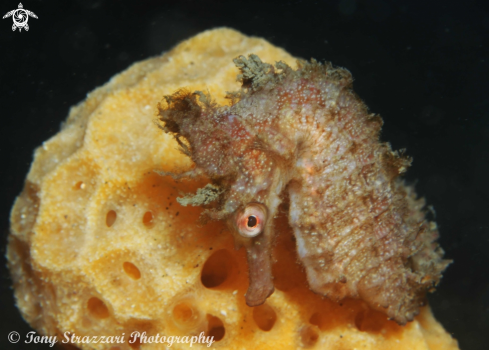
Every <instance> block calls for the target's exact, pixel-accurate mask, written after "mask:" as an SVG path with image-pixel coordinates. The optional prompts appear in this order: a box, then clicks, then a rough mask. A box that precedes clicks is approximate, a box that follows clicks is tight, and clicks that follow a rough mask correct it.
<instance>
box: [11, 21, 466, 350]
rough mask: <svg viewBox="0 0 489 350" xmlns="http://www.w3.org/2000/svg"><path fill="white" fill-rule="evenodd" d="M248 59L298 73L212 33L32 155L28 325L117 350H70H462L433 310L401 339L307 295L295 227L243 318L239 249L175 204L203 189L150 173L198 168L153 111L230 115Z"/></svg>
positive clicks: (118, 83)
mask: <svg viewBox="0 0 489 350" xmlns="http://www.w3.org/2000/svg"><path fill="white" fill-rule="evenodd" d="M251 53H254V54H257V55H258V56H260V58H261V59H262V60H263V61H264V62H275V61H280V60H282V61H284V62H286V63H287V64H289V65H291V66H293V67H294V66H295V59H294V58H293V57H292V56H290V55H289V54H288V53H286V52H285V51H283V50H282V49H280V48H276V47H274V46H272V45H271V44H269V43H268V42H266V41H265V40H263V39H258V38H252V37H247V36H244V35H242V34H240V33H238V32H236V31H234V30H230V29H226V28H222V29H216V30H211V31H207V32H203V33H201V34H199V35H197V36H195V37H193V38H191V39H189V40H187V41H185V42H183V43H181V44H179V45H178V46H177V47H176V48H174V49H173V50H171V51H170V52H168V53H166V54H164V55H162V56H160V57H156V58H152V59H149V60H146V61H143V62H140V63H136V64H134V65H133V66H131V67H130V68H129V69H127V70H126V71H125V72H123V73H121V74H119V75H117V76H115V77H114V78H112V79H111V80H110V81H109V82H108V83H107V84H106V85H104V86H103V87H100V88H98V89H96V90H95V91H94V92H92V93H90V94H89V96H88V98H87V99H86V100H85V101H84V102H83V103H81V104H79V105H77V106H75V107H73V108H72V110H71V111H70V115H69V117H68V120H67V121H66V123H65V124H64V125H63V128H62V130H61V131H60V132H59V133H58V134H57V135H55V136H54V137H53V138H51V139H50V140H48V141H46V142H44V143H43V145H42V146H41V147H39V148H38V149H37V150H36V152H35V159H34V162H33V164H32V167H31V170H30V172H29V174H28V176H27V179H26V183H25V188H24V190H23V192H22V193H21V195H20V196H19V197H18V198H17V200H16V202H15V205H14V208H13V210H12V215H11V235H10V236H9V245H8V252H7V257H8V261H9V268H10V271H11V274H12V278H13V281H14V288H15V296H16V299H17V305H18V307H19V309H20V311H21V313H22V315H23V317H24V318H25V319H26V321H27V322H29V323H30V324H31V326H32V327H34V328H35V329H36V330H37V331H38V332H39V333H40V334H45V335H57V336H58V341H59V342H62V341H63V340H65V339H66V338H65V334H66V332H70V334H73V333H74V334H75V335H76V336H79V337H83V336H91V337H101V336H105V337H111V336H112V337H119V338H107V339H108V340H109V343H101V342H98V343H95V342H91V343H75V344H72V345H75V346H76V347H79V348H80V349H111V350H123V349H125V350H130V349H165V348H166V347H169V346H170V343H169V342H166V343H164V342H163V343H162V342H161V339H162V337H166V339H167V340H168V339H169V337H177V336H180V337H185V336H188V337H191V336H198V335H199V334H200V333H201V332H204V335H205V336H208V337H214V338H213V340H214V341H215V342H214V343H213V344H212V345H211V347H215V348H220V349H282V350H285V349H299V348H304V349H305V348H312V349H331V350H333V349H334V350H339V349H366V350H367V349H394V348H395V349H409V350H413V349H419V350H421V349H431V350H435V349H458V345H457V342H456V340H454V339H452V338H451V337H450V335H449V334H447V333H446V332H445V331H444V329H443V328H442V327H441V326H440V324H439V323H438V322H437V321H436V320H435V319H434V318H433V316H432V314H431V311H430V309H429V307H424V308H422V310H421V313H420V315H418V316H417V317H416V318H415V320H414V321H413V322H410V323H408V324H407V325H406V326H399V325H398V324H396V323H395V322H394V321H389V320H387V318H386V316H385V315H384V314H382V313H379V312H377V311H373V310H371V309H369V307H368V306H367V305H366V304H365V303H364V302H363V301H361V300H353V299H346V300H344V301H343V302H341V303H336V302H333V301H330V300H328V299H324V298H322V297H321V296H320V295H317V294H315V293H313V292H312V291H310V290H309V287H308V285H307V281H306V278H305V273H304V271H303V269H302V267H301V266H300V265H298V264H297V263H296V261H297V256H296V248H295V243H294V241H293V240H292V232H291V230H290V228H289V227H288V224H287V219H286V217H278V218H276V219H275V220H276V222H275V225H276V226H277V227H279V228H280V232H281V234H280V235H279V237H278V241H277V242H276V244H275V247H274V252H273V259H274V261H273V276H274V284H275V287H276V290H275V292H274V294H273V295H272V296H271V297H270V298H268V300H267V301H266V303H265V304H263V305H262V306H259V307H255V308H251V307H248V306H247V305H246V303H245V299H244V296H243V295H244V294H245V292H246V289H247V287H248V270H247V262H246V254H245V252H244V251H243V249H241V250H239V251H236V250H235V249H234V243H233V238H232V235H230V234H229V232H228V229H227V227H226V226H225V225H224V224H223V223H221V222H217V221H214V222H210V223H208V224H206V225H204V226H200V225H199V224H198V222H197V221H198V218H199V215H200V213H201V211H202V209H201V208H196V207H191V206H189V207H182V206H181V205H180V204H179V203H178V202H177V201H176V198H177V197H181V196H182V194H184V193H189V192H195V191H196V190H197V189H198V188H201V187H203V186H205V182H203V180H195V181H194V180H192V181H190V180H182V181H176V180H174V179H172V178H171V177H170V176H160V175H158V174H156V173H155V172H154V170H161V171H172V172H181V171H185V170H188V169H189V168H190V167H191V166H192V164H191V161H190V160H189V158H188V157H187V156H185V155H183V154H181V153H180V151H179V150H178V144H177V143H176V142H175V140H174V139H173V137H172V136H171V135H168V134H166V133H164V132H162V131H161V130H160V129H159V128H158V127H157V126H156V125H155V123H154V120H155V119H156V113H157V105H158V102H159V101H160V100H161V99H162V98H163V96H165V95H171V94H172V93H174V92H175V91H176V90H177V89H179V88H181V87H186V88H188V89H189V90H190V91H194V90H202V91H208V92H209V93H210V94H211V95H212V96H213V98H215V99H216V101H217V102H218V103H220V104H224V103H226V100H225V99H224V93H225V92H226V91H234V90H237V89H238V88H239V83H238V82H236V75H237V73H238V70H237V68H236V67H235V65H234V64H233V61H232V60H233V58H235V57H237V56H239V55H248V54H251ZM133 332H140V333H143V332H146V333H145V334H146V336H147V338H145V339H136V338H135V337H134V336H133V337H131V334H132V333H133ZM151 336H153V338H150V337H151ZM156 336H158V337H159V339H160V342H158V343H155V342H151V343H150V342H149V340H153V341H154V340H155V339H156ZM70 339H71V338H70ZM73 339H74V340H76V339H77V338H73ZM81 339H82V338H78V340H81ZM92 339H96V338H92ZM97 339H99V341H100V340H101V339H100V338H97ZM115 339H118V340H119V343H110V340H114V341H115ZM174 339H177V338H174ZM180 340H181V341H185V338H180ZM208 345H209V343H199V344H193V347H195V348H202V349H203V348H206V347H207V346H208ZM189 346H190V344H188V343H176V342H175V343H173V344H171V348H175V349H187V348H188V347H189Z"/></svg>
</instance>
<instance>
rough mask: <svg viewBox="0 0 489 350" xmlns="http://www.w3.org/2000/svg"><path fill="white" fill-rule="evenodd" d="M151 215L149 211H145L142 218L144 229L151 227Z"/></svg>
mask: <svg viewBox="0 0 489 350" xmlns="http://www.w3.org/2000/svg"><path fill="white" fill-rule="evenodd" d="M153 219H154V217H153V213H152V212H150V211H147V212H146V213H144V216H143V224H144V226H146V227H152V226H153V223H154V222H153Z"/></svg>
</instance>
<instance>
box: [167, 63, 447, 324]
mask: <svg viewBox="0 0 489 350" xmlns="http://www.w3.org/2000/svg"><path fill="white" fill-rule="evenodd" d="M235 63H236V65H237V66H238V68H240V70H241V72H242V74H241V75H240V76H239V77H238V79H240V80H241V81H242V83H243V87H242V89H241V90H240V91H238V92H235V93H231V94H229V96H228V97H229V98H230V100H231V105H230V106H218V105H217V104H215V103H213V102H212V101H211V100H210V97H209V96H207V95H205V94H203V93H201V92H196V93H190V92H187V91H184V90H182V91H179V92H177V93H175V94H174V95H172V96H167V97H165V101H164V102H163V103H162V104H161V105H160V106H159V109H160V117H161V118H160V119H161V121H162V122H163V125H162V128H163V129H164V130H165V131H166V132H171V133H174V135H175V137H176V138H177V141H178V142H179V143H180V145H181V147H182V151H183V152H184V153H185V154H187V155H188V156H190V157H191V158H192V160H193V161H194V162H195V164H196V167H195V169H193V170H192V171H190V172H188V173H185V174H181V175H179V177H185V176H194V175H198V174H205V175H206V176H208V177H209V178H210V179H211V180H212V182H213V184H214V185H217V186H219V187H220V188H221V189H222V190H223V191H222V193H221V195H220V196H219V198H218V200H217V201H216V203H215V205H214V206H213V207H208V206H207V209H206V211H205V212H204V214H205V215H207V216H208V217H210V218H212V219H219V220H227V222H228V223H229V227H230V228H231V230H232V232H233V234H234V237H235V240H236V245H237V246H238V247H239V246H241V245H244V246H245V247H246V249H247V256H248V262H249V272H250V273H249V276H250V286H249V289H248V291H247V293H246V301H247V304H248V305H250V306H257V305H260V304H262V303H263V302H265V300H266V298H267V297H268V296H269V295H270V294H271V293H273V277H272V273H271V261H270V254H271V245H272V241H273V237H274V235H275V234H280V232H274V229H273V226H272V220H271V218H273V217H275V216H276V214H277V210H278V207H279V205H280V203H281V202H282V201H283V200H284V198H288V200H289V201H290V203H289V224H290V225H291V227H292V228H293V230H294V234H295V237H296V239H297V251H298V255H299V258H300V260H301V262H302V264H303V265H304V267H305V269H306V272H307V278H308V282H309V285H310V288H311V289H312V290H313V291H314V292H316V293H320V294H323V295H325V296H327V297H329V298H331V299H333V300H341V299H343V298H345V297H352V298H361V299H363V300H365V301H366V302H367V303H368V304H369V305H370V307H372V308H373V309H376V310H380V311H383V312H385V313H386V314H387V315H388V317H390V318H392V319H394V320H396V321H397V322H398V323H399V324H405V323H406V322H407V321H411V320H412V319H413V317H414V316H415V315H416V314H417V313H418V312H419V306H420V305H422V304H423V300H424V295H425V292H426V291H427V290H430V289H432V288H433V287H434V286H435V285H436V284H437V283H438V282H439V280H440V278H441V273H442V271H443V270H444V269H445V268H446V266H447V265H448V264H449V263H450V261H448V260H442V255H443V250H442V249H441V248H439V247H438V245H437V244H436V243H434V242H435V240H436V239H437V237H438V232H437V229H436V224H434V223H430V222H428V221H427V220H426V218H425V214H424V212H423V210H422V209H423V207H424V202H423V200H422V199H416V195H415V193H414V190H413V189H412V188H411V187H408V186H406V185H404V183H403V181H402V180H401V179H400V177H399V175H400V174H401V173H403V172H404V171H405V170H406V169H407V167H408V166H409V164H410V159H409V158H407V157H405V156H402V155H400V154H399V153H398V152H393V151H392V150H391V148H390V145H389V144H388V143H382V142H380V141H379V132H380V129H381V126H382V120H381V118H380V117H379V116H376V115H374V114H370V113H369V112H368V110H367V108H366V106H365V105H364V104H363V102H362V101H361V100H360V99H359V98H358V97H357V96H356V95H355V94H354V93H353V91H352V90H351V85H352V78H351V75H350V73H349V72H348V71H347V70H345V69H341V68H333V67H332V66H331V64H329V63H327V64H324V65H322V64H319V63H317V62H316V61H314V60H313V61H311V62H310V63H309V62H305V61H299V62H298V65H299V67H298V69H297V70H293V69H291V68H290V67H289V66H287V65H286V64H284V63H282V62H279V63H277V64H276V65H275V67H273V66H272V65H270V64H266V63H263V62H261V61H260V59H259V58H258V57H257V56H255V55H250V56H249V58H248V59H247V58H245V57H239V58H237V59H236V60H235ZM253 202H255V203H262V204H263V205H265V206H266V208H268V220H267V223H266V225H265V229H264V230H263V232H262V233H261V234H259V235H258V236H256V237H253V238H245V237H241V236H240V235H239V234H238V233H237V232H236V230H235V229H234V228H235V225H234V221H235V220H236V213H237V212H238V211H239V210H241V209H242V208H244V207H245V206H246V205H248V204H249V203H253Z"/></svg>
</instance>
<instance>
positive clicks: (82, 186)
mask: <svg viewBox="0 0 489 350" xmlns="http://www.w3.org/2000/svg"><path fill="white" fill-rule="evenodd" d="M85 187H86V185H85V183H84V182H83V181H78V182H77V183H76V184H75V186H74V188H75V190H84V189H85Z"/></svg>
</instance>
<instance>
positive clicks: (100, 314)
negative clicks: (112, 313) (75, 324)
mask: <svg viewBox="0 0 489 350" xmlns="http://www.w3.org/2000/svg"><path fill="white" fill-rule="evenodd" d="M87 308H88V311H89V312H90V314H91V315H92V316H94V317H96V318H107V317H109V309H108V308H107V306H106V305H105V303H104V302H103V301H102V300H100V299H99V298H97V297H92V298H90V299H89V300H88V302H87Z"/></svg>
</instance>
